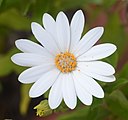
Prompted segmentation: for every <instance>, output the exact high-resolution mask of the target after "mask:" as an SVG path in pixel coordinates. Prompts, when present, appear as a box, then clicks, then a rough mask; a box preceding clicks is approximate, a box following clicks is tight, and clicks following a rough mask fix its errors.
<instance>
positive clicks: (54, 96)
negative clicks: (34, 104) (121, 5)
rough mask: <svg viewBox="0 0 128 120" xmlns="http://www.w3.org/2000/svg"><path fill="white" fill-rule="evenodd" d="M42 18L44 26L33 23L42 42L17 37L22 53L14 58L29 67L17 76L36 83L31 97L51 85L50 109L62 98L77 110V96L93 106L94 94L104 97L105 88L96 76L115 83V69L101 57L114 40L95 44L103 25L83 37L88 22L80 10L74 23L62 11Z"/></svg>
mask: <svg viewBox="0 0 128 120" xmlns="http://www.w3.org/2000/svg"><path fill="white" fill-rule="evenodd" d="M42 21H43V27H42V26H41V25H39V24H38V23H36V22H32V24H31V29H32V33H33V34H34V36H35V38H36V39H37V40H38V42H39V43H40V44H41V45H39V44H37V43H34V42H32V41H30V40H27V39H20V40H17V41H16V42H15V43H16V47H17V48H18V49H19V50H21V51H22V52H23V53H17V54H15V55H13V56H12V58H11V59H12V61H13V62H14V63H15V64H17V65H20V66H27V67H30V68H28V69H27V70H25V71H24V72H22V73H21V74H20V76H19V78H18V80H19V81H20V82H22V83H25V84H28V83H34V84H33V85H32V87H31V89H30V91H29V96H30V97H32V98H35V97H39V96H41V95H42V94H44V93H45V92H46V91H47V90H48V89H49V88H50V87H51V89H50V92H49V98H48V103H49V106H50V108H51V109H55V108H57V107H58V106H59V105H60V103H61V101H62V99H63V100H64V102H65V103H66V105H67V106H68V107H69V108H71V109H74V108H75V106H76V104H77V97H78V98H79V99H80V101H81V102H82V103H84V104H85V105H91V103H92V99H93V98H92V96H94V97H97V98H103V97H104V91H103V89H102V88H101V86H100V85H99V84H98V83H97V82H96V81H95V80H94V79H96V80H99V81H103V82H113V81H115V77H114V75H113V74H114V73H115V70H114V68H113V67H112V66H111V65H110V64H108V63H106V62H102V61H99V60H100V59H102V58H105V57H108V56H110V55H111V54H112V53H114V52H115V51H116V46H115V45H113V44H111V43H104V44H99V45H95V46H94V47H93V45H94V44H95V43H96V42H97V41H98V40H99V38H100V37H101V36H102V34H103V31H104V28H103V27H95V28H93V29H91V30H89V32H87V33H86V34H85V35H84V36H83V37H81V34H82V32H83V28H84V22H85V20H84V15H83V13H82V11H81V10H78V11H77V12H76V13H75V14H74V16H73V18H72V21H71V24H69V22H68V19H67V17H66V15H65V14H64V13H63V12H59V14H58V15H57V17H56V21H55V20H54V19H53V18H52V17H51V16H50V15H49V14H47V13H45V14H44V15H43V19H42Z"/></svg>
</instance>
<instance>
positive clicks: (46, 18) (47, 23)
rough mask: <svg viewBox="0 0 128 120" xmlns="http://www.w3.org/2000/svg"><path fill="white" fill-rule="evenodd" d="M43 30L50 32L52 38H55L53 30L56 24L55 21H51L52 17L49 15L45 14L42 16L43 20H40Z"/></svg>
mask: <svg viewBox="0 0 128 120" xmlns="http://www.w3.org/2000/svg"><path fill="white" fill-rule="evenodd" d="M42 22H43V25H44V28H45V29H46V30H47V31H48V32H50V33H51V34H52V35H53V36H55V33H56V32H55V28H56V23H55V20H54V19H53V17H52V16H51V15H49V14H48V13H45V14H44V15H43V19H42Z"/></svg>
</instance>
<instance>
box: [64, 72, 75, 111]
mask: <svg viewBox="0 0 128 120" xmlns="http://www.w3.org/2000/svg"><path fill="white" fill-rule="evenodd" d="M62 91H63V98H64V102H65V103H66V105H67V106H68V107H69V108H70V109H74V108H75V107H76V104H77V97H76V92H75V86H74V81H73V78H72V76H71V74H70V73H69V74H65V75H64V77H63V86H62Z"/></svg>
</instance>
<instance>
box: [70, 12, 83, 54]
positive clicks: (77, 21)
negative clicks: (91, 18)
mask: <svg viewBox="0 0 128 120" xmlns="http://www.w3.org/2000/svg"><path fill="white" fill-rule="evenodd" d="M84 22H85V19H84V14H83V12H82V11H81V10H78V11H77V12H76V13H75V14H74V16H73V18H72V21H71V25H70V30H71V44H70V51H71V52H72V50H73V47H74V46H75V45H76V44H77V43H78V42H79V40H80V38H81V34H82V32H83V28H84Z"/></svg>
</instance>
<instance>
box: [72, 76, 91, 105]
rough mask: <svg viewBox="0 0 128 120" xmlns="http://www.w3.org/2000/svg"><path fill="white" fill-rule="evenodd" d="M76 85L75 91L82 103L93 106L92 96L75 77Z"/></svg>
mask: <svg viewBox="0 0 128 120" xmlns="http://www.w3.org/2000/svg"><path fill="white" fill-rule="evenodd" d="M73 79H74V83H75V89H76V94H77V96H78V98H79V99H80V101H81V102H82V103H83V104H85V105H91V104H92V100H93V98H92V95H91V94H90V93H89V92H88V91H87V90H86V89H85V88H84V87H83V86H82V85H81V84H80V83H79V80H78V79H76V78H75V76H73Z"/></svg>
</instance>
